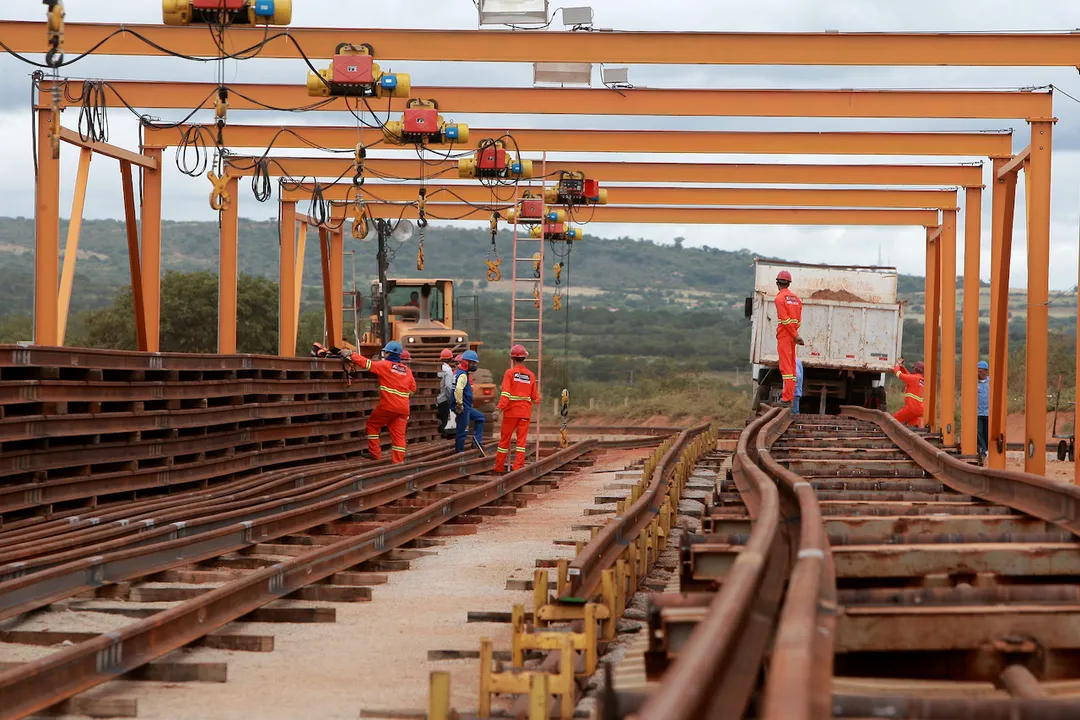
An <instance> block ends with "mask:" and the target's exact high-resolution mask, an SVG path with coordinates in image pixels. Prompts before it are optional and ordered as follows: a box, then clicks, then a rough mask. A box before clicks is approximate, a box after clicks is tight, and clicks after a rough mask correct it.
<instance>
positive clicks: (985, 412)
mask: <svg viewBox="0 0 1080 720" xmlns="http://www.w3.org/2000/svg"><path fill="white" fill-rule="evenodd" d="M978 388H979V410H978V412H977V413H976V415H978V422H979V435H978V438H979V441H978V444H977V445H976V447H978V448H979V457H980V458H982V459H985V458H986V454H987V453H988V452H989V450H990V365H989V364H987V362H986V361H985V360H980V361H979V385H978Z"/></svg>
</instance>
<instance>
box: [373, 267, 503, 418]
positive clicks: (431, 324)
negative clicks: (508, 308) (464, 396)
mask: <svg viewBox="0 0 1080 720" xmlns="http://www.w3.org/2000/svg"><path fill="white" fill-rule="evenodd" d="M378 286H379V284H378V282H375V283H372V286H371V297H372V298H373V299H375V301H374V302H373V303H372V315H371V330H370V331H368V332H366V333H364V335H363V338H362V339H361V344H363V345H365V346H371V348H372V349H375V348H381V347H382V346H383V345H384V344H385V343H387V342H389V341H390V340H397V341H398V342H400V343H401V346H402V347H403V348H405V349H406V350H408V351H409V354H410V355H412V357H413V360H417V361H421V362H438V359H439V353H440V352H442V350H443V348H451V349H452V350H454V352H455V353H457V354H460V353H462V352H464V351H465V350H470V349H471V350H476V349H478V348H479V347H480V345H481V344H482V343H480V342H479V341H478V340H475V339H473V340H470V338H469V336H468V334H467V333H466V332H465V331H464V330H460V329H457V328H455V327H454V281H453V280H449V279H446V278H437V279H430V280H428V279H409V278H388V279H387V281H386V298H385V300H384V301H383V302H385V305H386V307H387V310H388V312H387V320H388V323H387V326H388V328H389V331H388V333H387V337H386V338H383V337H381V334H382V333H381V332H380V330H379V325H380V323H379V316H378V309H379V287H378ZM473 396H474V398H475V400H474V402H475V405H476V409H477V410H479V411H480V412H482V413H484V414H485V415H490V414H491V413H492V412H493V411H494V410H495V405H496V403H497V401H498V397H497V395H496V392H495V381H494V379H493V378H492V375H491V371H490V370H487V369H485V368H481V369H479V370H477V371H476V372H475V373H474V374H473Z"/></svg>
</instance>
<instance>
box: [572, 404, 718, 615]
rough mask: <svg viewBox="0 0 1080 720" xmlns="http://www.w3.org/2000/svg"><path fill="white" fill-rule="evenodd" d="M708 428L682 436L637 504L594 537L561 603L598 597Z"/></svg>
mask: <svg viewBox="0 0 1080 720" xmlns="http://www.w3.org/2000/svg"><path fill="white" fill-rule="evenodd" d="M708 427H709V424H708V423H702V424H700V425H695V426H694V427H692V428H687V429H684V430H682V431H681V432H680V433H679V437H678V439H677V440H676V441H675V443H674V444H673V445H672V446H671V448H670V449H668V451H667V452H666V453H664V456H663V458H661V460H660V463H659V464H658V465H657V466H656V469H655V470H654V471H653V475H652V478H650V481H649V487H648V489H647V490H646V491H645V492H644V493H643V494H642V496H641V497H640V498H638V499H637V501H636V502H634V503H633V504H631V505H630V507H628V508H626V511H625V512H624V513H623V515H622V516H621V517H617V518H615V520H614V522H610V523H608V524H607V525H605V526H604V527H603V528H601V530H600V532H599V533H597V535H596V537H594V538H592V539H591V540H590V541H589V542H588V543H587V544H586V545H585V547H584V548H583V549H582V551H581V552H580V553H578V554H577V557H575V558H574V560H573V561H572V562H571V563H570V566H569V569H568V577H569V585H568V588H567V591H566V593H565V594H564V595H563V597H561V598H559V599H560V600H561V601H565V602H587V601H588V599H589V598H591V597H593V596H594V595H596V593H597V592H598V590H599V588H600V585H601V582H602V577H601V574H602V572H603V571H604V570H606V569H607V568H609V567H611V566H612V565H613V564H614V563H615V560H616V558H617V557H618V556H619V554H620V553H621V552H622V551H623V549H624V548H625V546H626V545H627V543H629V542H630V541H632V540H633V539H634V538H636V537H637V536H638V534H640V533H641V531H642V529H644V528H645V527H646V526H647V525H648V524H649V523H650V522H651V521H652V519H653V518H654V517H655V516H656V514H657V513H658V512H660V507H661V504H662V501H663V498H664V496H665V495H667V492H668V483H669V481H670V479H671V476H672V473H674V472H675V464H676V462H677V461H678V459H679V456H680V455H682V453H683V451H684V450H685V449H686V447H687V446H688V445H689V443H690V441H691V440H692V439H693V438H694V437H696V436H697V435H699V434H701V433H703V432H705V431H706V430H707V429H708Z"/></svg>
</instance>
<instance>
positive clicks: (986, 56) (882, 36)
mask: <svg viewBox="0 0 1080 720" xmlns="http://www.w3.org/2000/svg"><path fill="white" fill-rule="evenodd" d="M136 33H138V34H139V35H142V36H143V37H145V38H146V39H147V40H149V41H151V42H154V43H156V44H158V45H160V46H162V47H165V48H167V49H168V50H171V51H173V52H180V53H184V54H186V55H195V56H199V57H217V55H218V49H217V47H216V45H215V43H214V40H213V39H212V38H211V37H210V33H208V32H206V29H205V28H200V27H197V26H190V27H164V26H161V25H128V24H123V25H118V24H109V23H75V22H69V23H66V24H65V26H64V49H65V50H66V51H67V52H68V53H69V55H73V54H76V53H83V52H88V51H90V50H91V49H93V50H94V52H95V54H98V55H163V54H165V53H164V52H162V51H161V50H158V49H157V48H154V47H152V46H151V45H148V44H147V43H146V42H144V41H142V40H140V39H139V38H138V37H137V36H136ZM286 33H287V34H288V35H289V37H291V38H292V39H293V40H295V44H294V43H292V42H289V41H288V40H287V39H286V38H285V35H286ZM0 37H2V38H3V40H4V42H5V43H6V44H7V45H8V46H10V47H11V48H12V50H14V51H15V52H20V53H42V52H44V51H45V49H46V48H45V43H44V39H45V37H46V28H45V24H44V23H41V22H18V21H8V22H4V23H3V24H0ZM343 40H349V41H353V42H365V43H370V44H371V45H372V46H373V47H374V48H375V50H376V52H377V57H378V59H379V60H416V61H429V62H447V61H469V62H589V63H635V64H641V63H650V64H679V65H839V66H853V65H867V66H934V65H958V66H991V67H1006V66H1015V67H1025V66H1026V67H1031V66H1036V67H1050V66H1055V67H1075V66H1077V65H1080V37H1077V35H1076V34H1074V33H865V32H859V33H833V32H827V33H731V32H726V33H723V32H656V31H646V32H641V31H631V32H627V31H619V32H589V33H583V32H568V31H562V32H553V31H547V32H513V31H507V30H411V29H409V30H391V29H375V28H321V27H290V28H270V30H269V33H267V31H266V30H265V29H264V28H257V27H238V26H234V27H231V28H230V29H229V31H228V32H227V33H226V47H227V48H229V50H230V51H231V52H237V51H240V50H243V49H245V48H252V47H255V46H258V45H259V44H260V43H263V42H264V41H265V45H264V46H263V47H262V49H261V50H260V51H259V57H261V58H290V59H298V58H300V57H301V55H300V53H299V51H298V50H297V45H299V46H300V47H302V48H303V49H304V52H305V53H307V55H308V56H309V57H312V58H328V57H330V56H332V55H333V54H334V49H335V47H336V46H337V45H338V43H340V42H342V41H343Z"/></svg>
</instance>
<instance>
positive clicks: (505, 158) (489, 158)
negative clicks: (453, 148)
mask: <svg viewBox="0 0 1080 720" xmlns="http://www.w3.org/2000/svg"><path fill="white" fill-rule="evenodd" d="M532 171H533V166H532V160H522V159H521V158H520V157H515V156H514V155H513V154H512V153H510V152H508V151H507V149H506V144H505V143H504V142H503V141H502V140H491V139H486V140H481V141H480V146H479V147H478V148H477V150H476V153H475V154H474V155H473V156H472V157H465V158H461V159H460V160H458V177H459V178H461V179H464V180H471V179H473V178H484V179H496V180H523V179H527V178H531V177H532Z"/></svg>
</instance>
